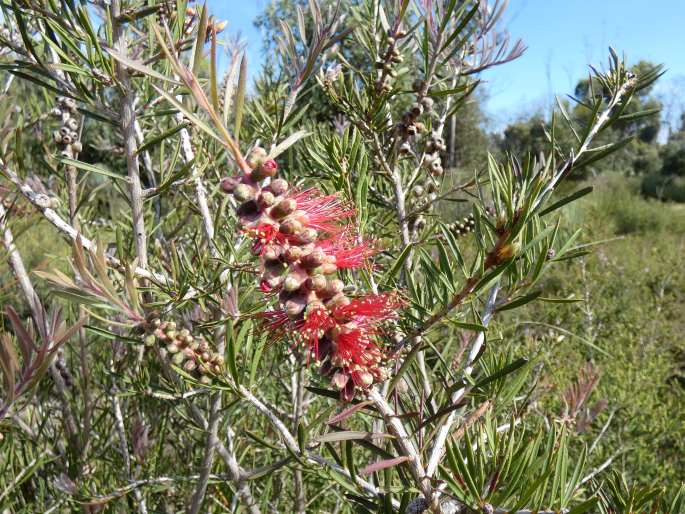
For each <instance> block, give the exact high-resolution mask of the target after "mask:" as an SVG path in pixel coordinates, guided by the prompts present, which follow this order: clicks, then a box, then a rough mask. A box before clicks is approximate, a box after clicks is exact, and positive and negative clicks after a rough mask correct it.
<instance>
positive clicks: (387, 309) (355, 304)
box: [331, 293, 403, 327]
mask: <svg viewBox="0 0 685 514" xmlns="http://www.w3.org/2000/svg"><path fill="white" fill-rule="evenodd" d="M402 305H403V302H402V301H401V300H400V299H399V298H398V297H397V295H396V294H394V293H383V294H374V295H367V296H363V297H361V298H355V299H353V300H352V301H350V303H349V304H347V305H341V306H337V307H334V308H333V309H332V312H331V314H332V315H333V317H335V318H336V319H340V320H347V321H354V322H356V323H357V324H359V325H360V326H364V327H372V326H374V325H377V324H378V323H380V322H383V321H386V320H389V319H394V318H396V317H397V309H399V308H400V307H402Z"/></svg>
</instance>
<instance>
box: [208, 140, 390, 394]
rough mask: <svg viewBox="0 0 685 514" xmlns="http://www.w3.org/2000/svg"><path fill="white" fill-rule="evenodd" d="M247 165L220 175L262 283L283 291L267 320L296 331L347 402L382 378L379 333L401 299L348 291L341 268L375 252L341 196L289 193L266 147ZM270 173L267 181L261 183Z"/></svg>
mask: <svg viewBox="0 0 685 514" xmlns="http://www.w3.org/2000/svg"><path fill="white" fill-rule="evenodd" d="M248 163H249V165H250V167H251V168H252V171H251V172H250V173H246V174H243V175H240V176H237V177H228V178H225V179H223V180H222V182H221V188H222V189H223V191H224V192H226V193H229V194H232V195H233V196H234V197H235V199H236V200H237V201H238V202H239V203H240V205H239V206H238V209H237V212H238V216H239V218H240V223H241V225H242V230H243V232H244V233H245V234H247V235H248V236H249V237H251V238H252V239H253V246H252V249H253V252H254V253H255V254H256V255H259V257H260V261H261V266H262V276H261V279H260V289H261V290H262V291H263V292H264V293H265V294H274V295H277V297H278V302H279V308H277V309H276V310H273V311H268V312H265V313H264V314H263V316H264V319H265V324H264V326H265V327H266V328H267V329H269V330H270V331H271V332H272V333H273V334H274V335H278V336H281V335H284V334H285V333H291V334H296V337H297V339H298V340H300V341H301V343H302V344H303V345H304V346H305V348H306V349H307V350H308V357H309V358H313V359H315V360H316V361H317V362H318V363H320V368H319V369H320V371H321V373H322V374H323V375H325V376H328V377H331V380H332V382H333V384H334V385H335V386H336V387H337V388H338V389H340V391H341V396H342V398H343V399H345V400H350V399H351V398H352V397H353V396H354V393H355V391H356V390H364V389H367V388H368V387H369V386H371V385H372V384H373V383H376V382H380V381H382V380H384V379H385V377H386V370H385V368H384V367H383V361H384V355H383V351H382V350H381V348H380V347H379V345H378V335H379V331H380V330H381V325H382V323H383V322H385V321H387V320H390V319H393V318H395V317H396V312H397V309H398V308H399V307H400V306H401V302H400V301H399V299H398V298H397V296H396V295H394V294H381V295H367V296H362V297H359V298H354V299H351V298H348V297H347V295H346V294H345V292H344V291H343V289H344V284H343V282H342V281H341V280H340V279H338V278H337V277H336V273H337V272H338V270H339V269H353V268H360V267H363V266H367V265H368V259H369V257H371V256H372V255H373V253H374V248H373V246H372V245H371V244H369V243H368V242H364V241H361V239H360V238H359V236H358V234H357V233H356V231H355V230H354V229H353V228H352V226H351V224H350V223H349V220H350V218H351V217H352V216H353V215H354V209H352V208H351V207H350V206H349V205H347V204H345V203H344V202H342V201H341V200H340V198H339V197H338V196H337V195H323V194H322V193H321V192H320V191H317V190H315V189H307V190H305V191H292V190H291V189H290V187H289V185H288V183H287V182H286V181H285V180H283V179H280V178H275V176H276V173H277V171H278V166H277V165H276V163H275V161H273V160H271V159H267V155H266V152H265V151H264V149H262V148H256V149H255V150H254V151H253V152H252V154H251V155H250V157H249V159H248ZM266 178H271V181H270V183H269V184H268V185H262V183H263V182H264V181H265V180H264V179H266Z"/></svg>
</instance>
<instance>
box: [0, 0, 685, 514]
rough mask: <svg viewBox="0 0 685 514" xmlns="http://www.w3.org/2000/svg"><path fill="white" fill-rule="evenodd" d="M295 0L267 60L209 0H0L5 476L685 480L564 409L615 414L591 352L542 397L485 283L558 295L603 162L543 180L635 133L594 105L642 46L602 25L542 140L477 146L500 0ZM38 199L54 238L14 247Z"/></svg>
mask: <svg viewBox="0 0 685 514" xmlns="http://www.w3.org/2000/svg"><path fill="white" fill-rule="evenodd" d="M307 3H308V10H307V11H306V12H305V10H304V9H298V8H297V5H299V2H294V3H293V2H277V3H276V4H274V10H272V11H270V12H271V13H272V14H273V19H274V20H275V19H276V18H277V19H278V20H279V21H282V22H283V23H280V24H278V25H279V33H278V34H276V35H274V38H273V45H272V46H273V48H274V52H273V53H272V57H274V59H273V60H270V62H269V63H268V64H267V66H265V68H264V72H263V73H262V74H261V75H258V78H257V80H256V82H255V84H254V87H253V88H251V87H248V84H247V77H248V65H247V60H246V58H245V57H244V54H243V51H242V49H241V47H240V45H233V44H231V43H230V41H229V42H228V43H226V46H225V47H224V46H222V44H223V43H224V42H222V41H221V40H220V39H219V34H220V33H222V31H224V32H223V34H225V33H226V31H225V30H224V29H225V27H229V28H230V27H231V26H232V24H231V21H232V20H228V23H225V22H224V20H217V19H215V18H214V17H212V16H210V14H209V11H208V9H207V7H206V6H200V5H188V3H187V2H186V1H184V0H179V1H174V2H170V1H160V0H145V1H143V0H109V1H108V2H100V1H93V2H87V3H84V2H72V1H70V0H67V1H64V2H45V1H43V0H22V1H21V2H9V3H8V2H5V3H2V4H0V10H2V16H1V17H0V19H2V24H3V26H2V28H1V30H0V43H2V44H1V45H0V59H2V61H3V62H2V66H0V67H1V68H2V70H3V72H5V71H6V72H7V73H9V75H6V76H3V77H2V80H3V87H2V91H3V92H4V93H3V95H5V96H3V99H4V100H5V101H3V102H0V110H4V114H6V116H5V117H4V119H6V125H5V126H4V127H3V134H5V135H7V136H8V137H3V138H2V141H0V150H1V151H0V169H1V170H2V178H1V179H0V181H1V184H0V193H1V195H2V200H3V201H2V203H0V232H2V240H3V246H4V248H5V250H6V252H5V253H4V254H3V258H4V256H7V262H8V264H9V267H10V268H11V272H12V273H13V276H14V277H15V278H16V280H15V281H9V282H8V284H7V285H6V284H5V283H4V282H3V284H2V286H1V287H0V290H1V291H3V294H4V290H5V289H6V288H7V289H10V288H11V289H12V290H13V291H14V290H16V292H17V293H19V294H21V295H22V297H23V298H24V299H25V303H24V304H23V305H21V306H19V305H17V306H15V308H14V309H3V310H4V311H5V312H6V313H7V317H8V322H7V323H4V324H2V327H4V328H3V334H0V355H1V357H2V359H0V373H1V374H2V382H1V383H2V390H1V391H0V397H1V398H0V417H2V420H0V421H1V423H2V424H1V425H0V435H1V436H2V437H0V471H1V472H0V504H1V505H2V508H3V509H5V508H6V509H9V510H10V511H12V512H45V511H49V512H73V511H76V510H78V511H84V512H98V511H103V512H104V511H107V512H109V511H111V512H138V513H141V514H143V513H146V512H181V511H183V512H188V513H190V514H197V513H199V512H226V511H231V512H233V511H235V512H248V513H250V514H259V513H261V512H297V513H305V512H312V513H314V512H340V513H352V512H365V513H368V512H383V513H391V512H395V513H418V512H430V513H432V514H438V513H454V512H460V513H471V512H487V513H493V512H496V513H502V514H503V513H505V512H506V513H516V512H519V513H525V512H540V513H543V512H544V513H552V512H555V513H562V512H563V513H569V512H574V513H576V514H581V513H583V512H627V511H628V510H631V509H632V511H633V512H635V511H641V510H645V511H646V510H649V511H653V512H658V511H661V512H670V513H674V512H679V511H682V501H683V497H684V495H683V494H682V493H681V494H680V495H678V494H677V493H676V494H671V495H670V496H668V498H669V499H668V501H667V500H666V499H665V498H666V497H663V496H661V491H660V490H657V489H654V488H651V487H648V488H638V487H631V486H628V485H626V484H625V483H623V482H622V481H621V480H620V479H619V478H617V477H612V478H611V479H610V480H604V475H603V474H602V473H603V470H604V469H605V468H606V467H607V466H608V464H606V463H603V462H597V460H596V456H595V454H594V452H593V448H594V447H595V446H596V445H593V446H592V447H590V448H587V449H585V448H582V447H580V445H579V444H577V442H576V441H575V439H574V437H573V436H574V435H575V433H576V431H578V430H580V429H581V428H582V430H584V432H585V434H586V436H587V435H588V434H592V433H594V434H596V436H597V437H598V438H601V437H602V434H603V433H605V431H604V430H603V429H602V427H601V426H596V425H599V424H600V423H601V422H602V420H600V419H599V418H601V414H600V415H599V416H593V417H585V418H583V416H580V413H582V412H585V409H587V408H588V407H587V405H589V404H587V402H592V404H594V403H596V401H597V400H598V399H597V398H592V396H593V387H594V384H595V383H596V380H585V381H583V382H582V383H581V381H579V383H578V384H576V385H574V386H570V388H569V390H571V391H576V392H578V394H576V395H575V396H574V401H573V409H572V410H573V412H574V413H576V414H578V415H571V414H568V415H565V416H563V417H562V419H559V418H558V416H557V415H556V414H555V413H544V412H538V410H537V409H534V408H532V407H533V405H534V399H535V390H534V386H535V384H536V383H537V382H538V381H542V378H544V377H541V376H540V375H542V374H544V373H546V372H547V371H546V370H545V369H541V368H540V366H538V365H536V364H537V363H536V362H535V355H518V354H516V355H514V354H509V353H506V352H504V351H502V349H501V345H498V344H497V343H498V337H499V334H500V333H503V331H502V330H501V329H502V328H503V327H505V328H508V329H510V330H515V328H513V327H506V324H507V323H508V322H507V319H508V318H507V316H506V314H502V313H504V312H506V311H507V310H512V309H516V308H518V307H520V306H522V305H524V304H526V303H529V302H532V301H554V302H566V301H567V300H568V299H566V298H545V297H544V296H542V295H541V293H540V290H539V289H538V287H539V279H540V277H541V276H543V275H544V274H545V272H546V271H547V270H548V269H549V268H550V267H552V266H556V265H558V264H559V263H560V262H565V261H568V260H570V259H572V258H574V257H578V256H581V255H584V254H585V253H586V252H587V251H588V247H587V246H586V245H583V244H581V243H580V242H579V241H578V238H579V236H578V235H575V236H573V235H566V234H564V233H561V231H560V230H558V224H557V223H558V212H559V209H560V208H562V207H563V206H565V205H566V204H568V203H569V202H571V201H573V200H575V199H577V198H579V197H581V196H583V195H584V194H587V193H588V192H589V191H588V190H580V191H576V192H572V193H570V194H568V196H565V195H564V194H561V193H560V192H559V187H558V186H559V185H560V184H562V183H563V182H564V180H565V179H566V178H567V177H568V176H569V175H571V174H572V173H574V172H575V171H577V170H578V169H580V168H582V167H583V166H587V165H591V164H592V163H594V162H596V161H597V159H600V158H602V157H604V156H606V155H609V154H610V153H611V152H612V151H613V150H616V149H618V148H620V147H621V145H622V144H624V143H625V141H623V142H621V141H619V142H616V143H612V144H609V145H605V144H603V143H602V144H597V143H596V142H595V136H597V135H598V134H599V133H610V131H606V132H604V131H605V130H606V129H607V128H608V127H610V126H611V125H612V124H614V123H617V122H619V123H620V122H621V121H622V120H625V118H624V117H623V116H624V112H630V118H631V119H635V118H638V117H640V116H642V115H647V114H649V113H634V112H632V111H626V110H625V109H626V106H627V104H628V103H629V102H630V101H631V98H632V97H633V95H634V94H635V92H636V91H639V90H640V89H642V88H644V87H647V86H649V85H650V84H651V83H652V82H653V81H654V80H656V78H657V77H658V75H659V73H660V71H659V69H658V68H657V69H654V70H643V72H642V74H641V75H640V76H633V75H632V74H630V73H629V72H628V71H627V69H626V67H625V65H624V63H623V60H622V59H621V58H619V56H618V55H616V54H615V53H614V52H613V51H612V55H611V57H610V60H609V65H608V67H607V69H605V70H604V71H597V70H595V71H593V77H594V78H593V79H592V80H591V81H590V82H589V83H590V84H592V85H593V87H596V88H597V90H596V91H594V92H591V94H589V95H587V98H586V100H584V102H585V103H584V104H582V105H581V106H580V107H579V109H581V110H585V112H586V115H585V116H582V117H579V119H580V122H579V121H578V120H575V119H571V118H570V117H568V116H566V114H565V113H566V112H567V109H566V108H565V106H564V104H563V103H562V105H561V107H560V110H559V114H555V117H554V119H553V120H551V123H550V127H551V130H550V133H549V134H548V136H549V146H548V148H547V153H546V154H545V155H544V156H511V157H508V158H506V159H504V161H503V162H498V161H497V160H496V159H495V158H494V157H490V158H489V159H488V160H487V162H483V163H482V167H480V168H479V171H478V172H476V173H474V174H473V176H462V175H460V174H459V173H458V172H456V171H455V170H452V169H450V166H449V164H448V163H449V160H448V159H447V157H448V155H449V153H450V151H451V150H454V148H455V145H458V144H469V142H468V141H464V142H461V141H455V140H454V138H451V137H449V135H448V132H449V131H446V130H445V127H446V126H447V123H448V121H449V119H450V118H451V117H452V116H459V115H460V111H459V109H460V108H461V107H463V105H464V104H465V102H467V101H468V100H469V95H470V94H472V93H473V91H474V90H475V88H476V86H477V84H478V82H477V80H476V77H477V76H478V74H479V73H480V72H481V71H483V70H485V69H487V68H489V67H492V66H496V65H500V64H504V63H506V62H508V61H510V60H512V59H514V58H516V57H518V56H519V55H520V54H521V52H522V51H523V45H522V44H521V43H520V42H514V43H511V42H510V40H509V38H508V36H507V34H506V32H505V31H503V30H502V29H501V28H500V23H499V20H500V19H501V16H502V14H503V12H504V8H505V2H500V1H493V2H486V1H485V0H482V1H480V2H475V1H471V0H467V1H458V2H457V1H454V0H432V1H420V2H418V1H417V2H409V1H408V0H397V1H394V0H392V1H391V0H387V1H386V0H382V1H379V0H361V1H357V0H355V1H350V0H341V1H340V2H328V1H322V2H321V5H320V4H319V2H317V1H313V0H312V1H310V2H307ZM275 24H276V22H275V21H274V25H275ZM222 48H228V58H227V59H225V60H226V61H227V65H226V69H225V70H223V69H220V68H219V63H220V62H222V60H221V59H219V51H220V49H222ZM46 93H47V94H46ZM16 106H19V107H20V108H21V113H20V114H21V115H18V113H17V112H15V111H14V110H12V109H15V107H16ZM10 111H11V112H10ZM560 132H564V133H565V136H566V135H568V136H569V137H564V138H560V139H557V135H558V134H559V133H560ZM10 135H11V136H12V137H9V136H10ZM562 141H573V144H572V145H571V146H570V147H566V146H565V143H563V142H562ZM277 163H278V164H277ZM279 165H280V166H279ZM453 201H457V202H459V203H458V204H457V205H460V206H463V209H461V210H460V212H458V218H455V217H454V216H453V215H451V214H450V215H448V214H446V213H447V212H454V209H452V210H451V211H448V209H447V207H446V205H448V204H449V205H452V204H453V203H452V202H453ZM462 211H463V212H462ZM25 212H30V213H31V215H32V216H38V217H42V218H43V220H44V223H42V224H41V227H42V230H44V229H45V227H48V226H49V227H52V228H53V229H54V230H55V233H56V234H60V235H62V236H64V238H65V239H66V240H68V241H69V244H70V245H71V250H72V251H71V255H72V257H71V258H70V259H69V263H68V264H70V265H67V263H65V262H63V260H62V261H58V262H50V261H47V263H46V264H45V266H44V267H42V268H41V269H39V270H31V269H26V267H25V265H24V260H23V259H24V258H25V256H23V255H22V251H21V248H22V247H21V245H17V244H15V240H18V238H19V234H20V233H21V232H22V231H23V229H24V228H26V227H25V226H24V225H22V224H21V223H20V220H19V219H18V218H19V216H20V213H25ZM27 230H28V231H29V232H31V231H33V230H34V227H33V226H29V227H28V229H27ZM57 250H58V249H55V253H58V254H61V253H64V252H57ZM59 250H61V249H59ZM51 255H53V253H52V249H50V256H51ZM32 257H35V256H32ZM46 257H48V255H46ZM39 260H41V259H31V261H32V262H37V261H39ZM69 269H71V271H67V270H69ZM0 271H1V270H0ZM0 276H3V277H4V276H8V274H1V273H0ZM34 282H38V284H36V286H37V287H34ZM48 303H50V304H54V305H55V307H54V308H52V309H50V308H46V307H44V305H47V304H48ZM56 306H60V307H61V312H62V314H61V316H57V315H56V314H55V315H53V316H47V315H46V314H45V313H46V312H51V311H52V312H58V309H57V308H56ZM62 320H64V321H62ZM67 327H69V328H67ZM36 334H37V335H36ZM568 344H572V343H568ZM550 371H551V372H553V371H554V370H550ZM43 377H45V378H43ZM41 379H42V380H41ZM581 393H582V394H581ZM569 412H570V411H569ZM595 418H597V420H596V421H593V420H595ZM579 419H585V421H583V422H582V423H581V424H582V427H580V426H579V421H578V420H579ZM610 429H611V428H609V430H610ZM627 505H629V506H630V507H626V506H627Z"/></svg>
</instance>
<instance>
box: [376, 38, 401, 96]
mask: <svg viewBox="0 0 685 514" xmlns="http://www.w3.org/2000/svg"><path fill="white" fill-rule="evenodd" d="M405 36H406V33H405V32H404V31H402V30H397V31H394V30H390V31H388V37H387V39H386V44H387V46H386V49H385V52H383V54H382V55H381V57H380V58H379V59H378V61H376V69H378V72H379V73H378V79H377V80H376V89H377V90H378V91H382V92H383V93H389V92H390V91H391V90H392V79H394V78H395V77H397V70H395V68H394V66H395V65H396V64H400V63H401V62H402V61H403V58H402V54H401V53H400V51H399V50H398V49H397V42H398V40H400V39H402V38H403V37H405Z"/></svg>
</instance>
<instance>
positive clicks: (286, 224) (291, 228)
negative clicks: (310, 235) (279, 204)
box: [278, 219, 302, 235]
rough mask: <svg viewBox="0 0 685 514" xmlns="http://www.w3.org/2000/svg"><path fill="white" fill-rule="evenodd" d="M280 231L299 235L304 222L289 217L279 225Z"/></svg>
mask: <svg viewBox="0 0 685 514" xmlns="http://www.w3.org/2000/svg"><path fill="white" fill-rule="evenodd" d="M278 230H279V232H281V233H282V234H286V235H297V234H298V233H300V232H301V231H302V223H300V222H299V221H297V220H295V219H287V220H285V221H283V222H282V223H281V224H280V225H279V226H278Z"/></svg>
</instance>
